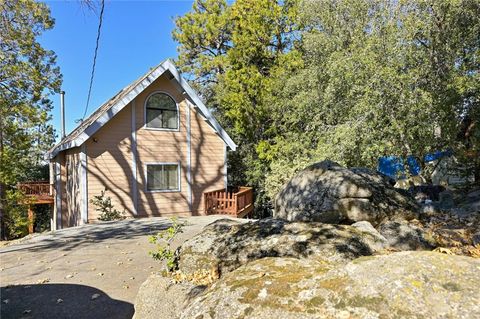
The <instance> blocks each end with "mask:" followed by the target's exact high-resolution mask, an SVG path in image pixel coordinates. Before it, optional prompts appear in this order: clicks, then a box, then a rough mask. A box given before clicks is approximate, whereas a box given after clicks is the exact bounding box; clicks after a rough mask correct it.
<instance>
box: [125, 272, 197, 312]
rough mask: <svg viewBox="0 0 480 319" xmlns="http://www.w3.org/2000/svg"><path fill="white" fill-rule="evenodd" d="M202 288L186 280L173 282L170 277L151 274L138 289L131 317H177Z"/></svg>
mask: <svg viewBox="0 0 480 319" xmlns="http://www.w3.org/2000/svg"><path fill="white" fill-rule="evenodd" d="M204 289H205V287H196V286H194V285H193V284H191V283H188V282H182V283H175V282H173V281H172V280H171V279H170V278H166V277H163V276H161V275H157V274H154V275H151V276H150V277H149V278H148V279H147V280H146V281H145V282H144V283H143V284H142V285H141V286H140V288H139V290H138V294H137V296H136V298H135V314H134V316H133V319H163V318H165V319H172V318H178V317H179V315H180V313H181V312H182V311H183V309H184V308H185V307H186V306H187V305H188V304H189V303H190V302H191V301H192V300H193V299H194V298H195V297H196V296H198V295H199V294H200V293H202V292H203V291H204Z"/></svg>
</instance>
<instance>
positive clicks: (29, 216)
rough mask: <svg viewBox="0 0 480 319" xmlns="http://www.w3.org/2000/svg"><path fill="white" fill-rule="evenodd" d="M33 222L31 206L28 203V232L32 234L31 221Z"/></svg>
mask: <svg viewBox="0 0 480 319" xmlns="http://www.w3.org/2000/svg"><path fill="white" fill-rule="evenodd" d="M34 222H35V218H34V213H33V207H32V205H31V204H30V205H28V233H29V234H33V223H34Z"/></svg>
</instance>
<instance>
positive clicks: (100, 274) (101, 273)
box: [97, 272, 105, 276]
mask: <svg viewBox="0 0 480 319" xmlns="http://www.w3.org/2000/svg"><path fill="white" fill-rule="evenodd" d="M103 275H105V274H104V273H103V272H99V273H98V274H97V276H103Z"/></svg>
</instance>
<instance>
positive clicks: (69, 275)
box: [65, 274, 73, 279]
mask: <svg viewBox="0 0 480 319" xmlns="http://www.w3.org/2000/svg"><path fill="white" fill-rule="evenodd" d="M69 278H73V275H72V274H68V275H66V276H65V279H69Z"/></svg>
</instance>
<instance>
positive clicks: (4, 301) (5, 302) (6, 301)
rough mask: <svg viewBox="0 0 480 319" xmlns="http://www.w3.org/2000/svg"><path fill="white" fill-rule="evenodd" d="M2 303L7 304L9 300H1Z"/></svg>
mask: <svg viewBox="0 0 480 319" xmlns="http://www.w3.org/2000/svg"><path fill="white" fill-rule="evenodd" d="M2 302H3V303H4V304H7V303H9V302H10V299H3V300H2Z"/></svg>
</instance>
